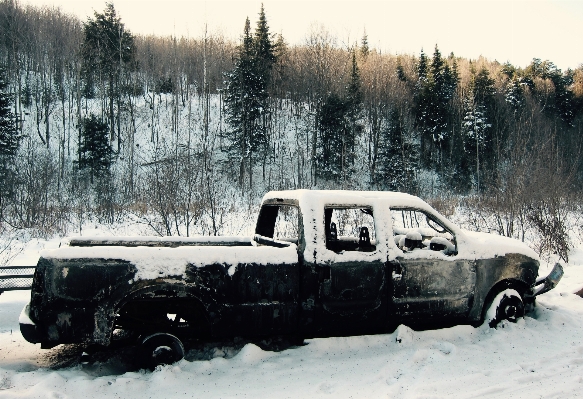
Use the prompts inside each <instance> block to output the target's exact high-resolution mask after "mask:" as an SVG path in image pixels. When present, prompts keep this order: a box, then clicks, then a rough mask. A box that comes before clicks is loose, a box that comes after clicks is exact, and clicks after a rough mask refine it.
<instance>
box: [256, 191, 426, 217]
mask: <svg viewBox="0 0 583 399" xmlns="http://www.w3.org/2000/svg"><path fill="white" fill-rule="evenodd" d="M280 198H281V199H284V200H296V201H298V202H299V203H301V204H304V203H313V202H314V201H318V202H321V201H322V200H324V201H325V202H328V203H331V204H353V203H355V202H359V200H362V199H365V200H371V199H380V200H383V201H386V202H387V204H388V205H389V206H393V207H411V208H418V209H426V210H432V211H434V212H435V210H434V209H433V208H432V207H431V206H430V205H429V204H428V203H427V202H425V201H423V200H422V199H421V198H419V197H416V196H414V195H411V194H406V193H400V192H396V191H352V190H285V191H270V192H268V193H267V194H265V196H264V197H263V202H265V201H266V200H273V199H280ZM367 202H368V201H367Z"/></svg>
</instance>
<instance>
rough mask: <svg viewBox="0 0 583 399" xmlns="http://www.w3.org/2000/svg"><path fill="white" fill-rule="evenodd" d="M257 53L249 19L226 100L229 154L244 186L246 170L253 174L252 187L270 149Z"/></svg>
mask: <svg viewBox="0 0 583 399" xmlns="http://www.w3.org/2000/svg"><path fill="white" fill-rule="evenodd" d="M255 54H256V52H255V44H254V40H253V37H252V36H251V24H250V22H249V18H247V20H246V21H245V29H244V33H243V42H242V44H241V45H240V46H239V49H238V57H237V60H236V61H235V69H234V70H233V71H232V72H230V73H229V74H228V75H227V89H226V97H225V105H226V112H227V122H228V123H229V125H230V127H231V130H230V132H227V134H228V136H227V137H226V138H227V139H228V141H229V144H228V146H227V152H228V153H229V157H230V158H231V159H232V160H235V161H238V162H239V185H240V186H241V187H242V185H243V179H244V176H245V170H246V169H247V171H248V173H249V184H250V185H251V184H252V175H253V174H252V170H253V165H254V163H255V162H256V161H257V156H258V154H259V152H260V150H262V149H265V148H266V146H267V136H266V130H265V126H264V125H263V120H262V115H263V112H264V110H265V104H266V99H267V91H266V84H265V77H264V76H263V75H261V73H260V68H259V67H258V65H257V64H258V63H257V57H256V56H255Z"/></svg>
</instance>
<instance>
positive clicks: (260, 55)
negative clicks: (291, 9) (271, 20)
mask: <svg viewBox="0 0 583 399" xmlns="http://www.w3.org/2000/svg"><path fill="white" fill-rule="evenodd" d="M253 44H254V47H255V57H256V58H257V68H258V69H259V73H260V74H261V75H262V76H263V77H264V81H265V83H269V81H270V78H271V70H272V68H273V65H274V64H275V62H276V61H277V57H276V55H275V50H276V49H275V44H274V43H273V41H272V38H271V35H270V33H269V26H268V25H267V17H266V16H265V10H264V8H263V4H261V11H260V12H259V20H258V21H257V27H256V28H255V37H254V43H253Z"/></svg>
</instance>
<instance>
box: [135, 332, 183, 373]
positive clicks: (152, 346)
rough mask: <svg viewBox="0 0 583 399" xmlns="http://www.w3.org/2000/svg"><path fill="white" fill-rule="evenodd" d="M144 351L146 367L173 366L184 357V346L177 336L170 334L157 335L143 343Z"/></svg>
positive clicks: (147, 338) (145, 339)
mask: <svg viewBox="0 0 583 399" xmlns="http://www.w3.org/2000/svg"><path fill="white" fill-rule="evenodd" d="M142 350H143V355H144V361H145V363H146V366H148V367H149V368H151V369H153V368H155V367H156V366H160V365H164V364H172V363H175V362H177V361H179V360H180V359H182V358H183V357H184V345H182V342H181V341H180V339H178V338H177V337H176V336H174V335H172V334H168V333H156V334H152V335H149V336H147V337H146V338H144V340H143V341H142Z"/></svg>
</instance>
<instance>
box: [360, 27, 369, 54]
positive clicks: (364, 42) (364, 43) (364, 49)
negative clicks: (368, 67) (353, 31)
mask: <svg viewBox="0 0 583 399" xmlns="http://www.w3.org/2000/svg"><path fill="white" fill-rule="evenodd" d="M369 53H370V48H369V47H368V35H367V34H366V30H365V31H364V34H363V35H362V39H361V41H360V55H361V56H362V58H363V59H364V60H366V59H367V57H368V54H369Z"/></svg>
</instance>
